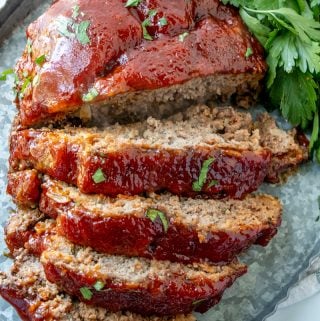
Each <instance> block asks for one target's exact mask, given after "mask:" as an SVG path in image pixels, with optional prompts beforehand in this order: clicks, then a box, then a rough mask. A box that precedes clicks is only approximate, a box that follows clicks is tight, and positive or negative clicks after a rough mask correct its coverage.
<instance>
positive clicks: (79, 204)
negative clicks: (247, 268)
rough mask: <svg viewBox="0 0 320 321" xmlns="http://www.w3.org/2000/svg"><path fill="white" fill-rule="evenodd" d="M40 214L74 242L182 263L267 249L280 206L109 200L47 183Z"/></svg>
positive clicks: (266, 201) (163, 198)
mask: <svg viewBox="0 0 320 321" xmlns="http://www.w3.org/2000/svg"><path fill="white" fill-rule="evenodd" d="M40 210H41V211H42V212H43V213H45V214H47V215H49V216H51V217H52V218H54V219H57V220H58V230H59V232H60V233H61V234H62V235H64V236H65V237H66V238H67V239H69V240H70V241H71V242H73V243H75V244H80V245H84V246H90V247H92V248H94V249H96V250H97V251H101V252H104V253H109V254H121V255H127V256H142V257H147V258H155V259H158V260H170V261H178V262H186V263H188V262H192V261H199V260H203V259H208V260H210V261H212V262H215V263H226V262H230V261H231V260H232V259H234V257H235V255H237V254H238V253H240V252H241V251H243V250H244V249H246V248H248V247H249V246H250V245H251V244H253V243H257V244H261V245H267V243H268V242H269V240H270V239H271V238H272V237H273V236H274V235H275V234H276V232H277V228H278V226H279V225H280V222H281V204H280V202H279V201H278V200H277V199H275V198H274V197H271V196H269V195H249V196H247V197H246V198H245V199H244V200H242V201H239V200H228V201H221V200H201V199H186V198H181V199H179V198H178V197H177V196H172V195H169V194H162V195H155V194H153V195H151V196H150V197H148V198H143V197H138V196H132V197H130V196H119V197H117V198H116V199H111V198H107V197H104V196H98V195H90V196H89V195H84V194H81V193H80V192H79V191H78V190H77V189H76V188H74V187H70V186H67V185H66V184H64V183H61V182H57V181H53V180H51V179H47V180H46V182H45V183H44V184H43V185H42V195H41V202H40Z"/></svg>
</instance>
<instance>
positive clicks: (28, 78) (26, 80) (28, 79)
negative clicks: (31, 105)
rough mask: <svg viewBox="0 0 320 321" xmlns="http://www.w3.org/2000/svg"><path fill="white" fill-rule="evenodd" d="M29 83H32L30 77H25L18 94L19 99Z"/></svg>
mask: <svg viewBox="0 0 320 321" xmlns="http://www.w3.org/2000/svg"><path fill="white" fill-rule="evenodd" d="M31 83H32V80H31V77H26V78H25V80H24V82H23V84H22V86H21V89H20V93H19V96H20V98H23V96H24V93H25V91H26V89H27V88H28V87H29V85H30V84H31Z"/></svg>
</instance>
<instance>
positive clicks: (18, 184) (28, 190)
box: [7, 169, 41, 207]
mask: <svg viewBox="0 0 320 321" xmlns="http://www.w3.org/2000/svg"><path fill="white" fill-rule="evenodd" d="M39 176H40V175H39V173H38V171H36V170H35V169H30V170H26V171H21V172H15V173H10V174H8V185H7V193H8V194H9V195H11V196H12V199H13V201H14V202H15V203H17V204H19V205H21V206H27V207H36V206H37V204H38V203H39V200H40V185H41V179H40V177H39Z"/></svg>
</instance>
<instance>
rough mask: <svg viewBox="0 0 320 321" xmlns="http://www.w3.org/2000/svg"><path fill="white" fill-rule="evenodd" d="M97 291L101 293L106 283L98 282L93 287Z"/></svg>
mask: <svg viewBox="0 0 320 321" xmlns="http://www.w3.org/2000/svg"><path fill="white" fill-rule="evenodd" d="M93 287H94V288H95V289H96V290H97V291H101V290H103V288H104V287H105V283H103V282H102V281H97V282H96V283H95V284H94V286H93Z"/></svg>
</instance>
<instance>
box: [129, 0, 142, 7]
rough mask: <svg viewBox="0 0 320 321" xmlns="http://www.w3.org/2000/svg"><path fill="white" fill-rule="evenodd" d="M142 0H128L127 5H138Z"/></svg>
mask: <svg viewBox="0 0 320 321" xmlns="http://www.w3.org/2000/svg"><path fill="white" fill-rule="evenodd" d="M141 1H142V0H128V1H127V3H126V5H125V6H126V7H136V6H138V5H139V4H140V2H141Z"/></svg>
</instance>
